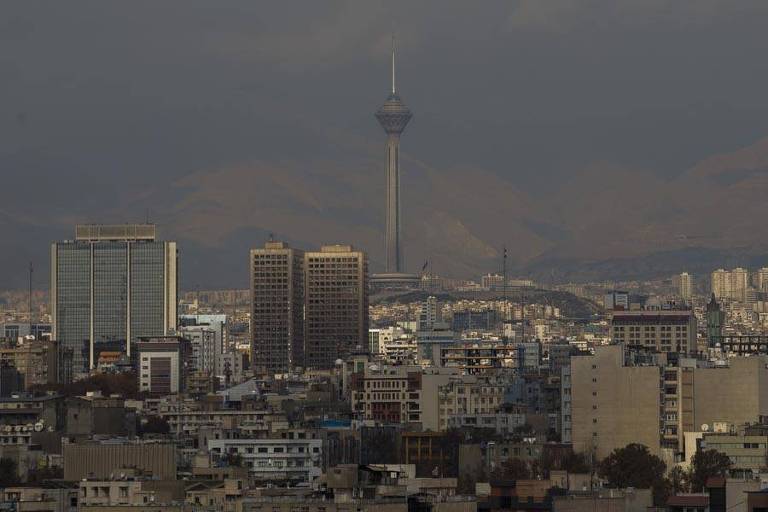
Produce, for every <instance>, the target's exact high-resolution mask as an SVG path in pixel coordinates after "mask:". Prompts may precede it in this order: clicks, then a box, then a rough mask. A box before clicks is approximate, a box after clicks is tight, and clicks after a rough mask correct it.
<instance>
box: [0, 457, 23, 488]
mask: <svg viewBox="0 0 768 512" xmlns="http://www.w3.org/2000/svg"><path fill="white" fill-rule="evenodd" d="M18 483H19V475H18V465H17V464H16V461H15V460H13V459H9V458H7V457H3V458H0V487H9V486H11V485H16V484H18Z"/></svg>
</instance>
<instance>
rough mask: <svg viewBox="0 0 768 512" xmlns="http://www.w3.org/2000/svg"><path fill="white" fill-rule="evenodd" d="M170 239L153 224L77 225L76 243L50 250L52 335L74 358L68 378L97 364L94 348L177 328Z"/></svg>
mask: <svg viewBox="0 0 768 512" xmlns="http://www.w3.org/2000/svg"><path fill="white" fill-rule="evenodd" d="M177 307H178V277H177V250H176V242H162V241H158V240H156V239H155V226H154V225H153V224H121V225H78V226H77V227H76V232H75V240H68V241H64V242H56V243H54V244H52V246H51V317H52V323H53V325H52V338H53V339H55V340H58V341H60V342H61V344H62V346H63V348H65V349H71V350H72V353H73V368H74V373H75V374H83V373H87V371H88V369H89V368H93V367H94V365H95V364H96V361H95V360H94V345H95V344H97V343H114V342H122V343H124V345H122V347H123V348H124V350H125V352H126V353H127V354H130V350H131V342H135V341H136V340H138V338H139V337H142V336H164V335H169V334H171V333H173V332H175V330H176V325H177Z"/></svg>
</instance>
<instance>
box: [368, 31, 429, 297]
mask: <svg viewBox="0 0 768 512" xmlns="http://www.w3.org/2000/svg"><path fill="white" fill-rule="evenodd" d="M412 117H413V114H412V113H411V110H410V109H409V108H408V107H407V106H406V105H405V103H403V100H401V99H400V96H399V95H398V94H397V88H396V87H395V39H394V37H393V38H392V89H391V91H390V93H389V96H388V97H387V99H386V101H385V102H384V104H383V105H382V106H381V107H379V109H378V110H377V111H376V119H377V120H378V121H379V124H380V125H381V127H382V128H384V131H385V132H386V133H387V152H386V191H387V192H386V196H387V197H386V200H387V205H386V242H385V246H386V249H385V250H386V267H385V268H386V270H385V273H384V274H377V275H374V276H373V279H372V283H373V284H374V285H376V286H379V287H384V288H392V287H394V288H400V287H412V286H417V285H418V281H419V278H418V276H415V275H412V274H406V273H404V264H403V251H402V246H401V238H400V227H401V225H400V135H401V134H402V133H403V131H404V130H405V127H406V126H407V125H408V122H409V121H410V120H411V118H412Z"/></svg>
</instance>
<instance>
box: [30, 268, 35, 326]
mask: <svg viewBox="0 0 768 512" xmlns="http://www.w3.org/2000/svg"><path fill="white" fill-rule="evenodd" d="M33 271H34V267H33V266H32V262H31V261H30V262H29V334H32V272H33Z"/></svg>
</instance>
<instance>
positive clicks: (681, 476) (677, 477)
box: [667, 466, 691, 494]
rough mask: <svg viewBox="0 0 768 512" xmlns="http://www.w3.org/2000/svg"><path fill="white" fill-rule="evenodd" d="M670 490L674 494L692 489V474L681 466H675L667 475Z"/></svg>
mask: <svg viewBox="0 0 768 512" xmlns="http://www.w3.org/2000/svg"><path fill="white" fill-rule="evenodd" d="M667 480H668V482H669V486H668V487H669V490H670V491H671V492H672V493H673V494H679V493H682V492H690V491H691V475H690V473H689V472H688V471H685V470H684V469H683V468H681V467H680V466H675V467H674V468H672V470H671V471H670V472H669V475H668V476H667Z"/></svg>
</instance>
